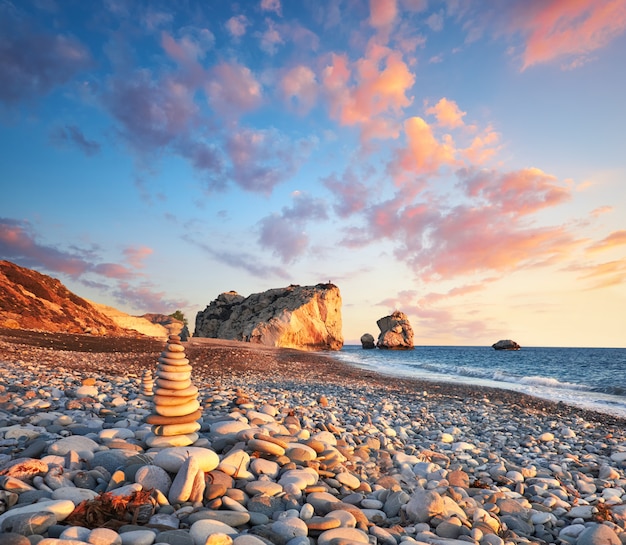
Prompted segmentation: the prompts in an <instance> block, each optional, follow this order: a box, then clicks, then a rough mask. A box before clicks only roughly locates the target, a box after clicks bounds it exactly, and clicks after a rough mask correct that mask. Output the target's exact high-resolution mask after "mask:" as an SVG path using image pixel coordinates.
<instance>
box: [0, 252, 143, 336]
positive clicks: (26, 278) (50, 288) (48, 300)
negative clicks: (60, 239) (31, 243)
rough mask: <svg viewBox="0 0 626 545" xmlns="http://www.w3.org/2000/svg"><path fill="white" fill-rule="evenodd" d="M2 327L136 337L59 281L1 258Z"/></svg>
mask: <svg viewBox="0 0 626 545" xmlns="http://www.w3.org/2000/svg"><path fill="white" fill-rule="evenodd" d="M0 327H6V328H11V329H38V330H43V331H50V332H55V333H90V334H92V335H116V336H131V335H132V336H134V335H136V333H135V332H134V331H129V330H127V329H122V328H121V327H119V326H118V325H116V324H115V323H114V322H113V320H111V319H110V318H108V317H107V316H106V315H104V314H103V313H101V312H99V311H98V310H97V309H95V308H94V307H93V305H91V304H90V303H89V301H87V300H85V299H82V298H81V297H78V296H77V295H75V294H73V293H72V292H71V291H69V290H68V289H67V288H66V287H65V286H64V285H63V284H61V282H59V280H57V279H56V278H51V277H50V276H46V275H45V274H41V273H38V272H36V271H33V270H31V269H26V268H24V267H20V266H18V265H16V264H14V263H11V262H10V261H2V260H0Z"/></svg>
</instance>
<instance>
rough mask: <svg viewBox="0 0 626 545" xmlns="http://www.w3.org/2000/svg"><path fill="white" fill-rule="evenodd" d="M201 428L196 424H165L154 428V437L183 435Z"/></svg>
mask: <svg viewBox="0 0 626 545" xmlns="http://www.w3.org/2000/svg"><path fill="white" fill-rule="evenodd" d="M201 427H202V426H201V425H200V424H199V423H198V422H185V423H183V424H167V425H164V426H154V428H153V430H152V431H153V433H154V435H168V436H169V435H185V434H188V433H194V432H196V431H198V430H199V429H200V428H201Z"/></svg>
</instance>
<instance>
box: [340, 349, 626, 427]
mask: <svg viewBox="0 0 626 545" xmlns="http://www.w3.org/2000/svg"><path fill="white" fill-rule="evenodd" d="M331 354H332V355H333V357H336V358H338V359H340V360H341V361H343V362H345V363H348V364H350V365H353V366H356V367H359V368H362V369H367V370H371V371H376V372H378V373H382V374H385V375H389V376H392V377H406V378H416V379H420V380H427V381H435V382H454V383H462V384H467V385H472V386H488V387H491V388H501V389H507V390H514V391H516V392H522V393H525V394H530V395H533V396H536V397H540V398H544V399H549V400H552V401H562V402H564V403H568V404H570V405H575V406H578V407H581V408H584V409H590V410H594V411H598V412H602V413H607V414H611V415H614V416H619V417H622V418H626V348H540V347H531V348H526V347H523V348H522V349H521V350H515V351H501V350H494V349H493V348H491V347H479V346H416V347H415V348H414V349H413V350H379V349H372V350H363V348H361V346H360V345H359V346H356V345H347V346H344V347H343V349H342V350H341V351H338V352H332V353H331Z"/></svg>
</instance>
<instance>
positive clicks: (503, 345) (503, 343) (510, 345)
mask: <svg viewBox="0 0 626 545" xmlns="http://www.w3.org/2000/svg"><path fill="white" fill-rule="evenodd" d="M491 347H492V348H493V349H494V350H519V349H520V348H521V346H520V345H519V344H517V343H516V342H515V341H512V340H511V339H503V340H500V341H498V342H497V343H494V344H492V345H491Z"/></svg>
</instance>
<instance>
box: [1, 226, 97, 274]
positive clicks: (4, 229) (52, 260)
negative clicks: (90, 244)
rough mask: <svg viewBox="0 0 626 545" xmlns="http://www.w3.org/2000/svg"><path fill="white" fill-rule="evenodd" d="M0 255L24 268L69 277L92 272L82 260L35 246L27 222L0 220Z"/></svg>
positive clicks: (42, 246) (36, 243)
mask: <svg viewBox="0 0 626 545" xmlns="http://www.w3.org/2000/svg"><path fill="white" fill-rule="evenodd" d="M0 255H2V256H3V257H4V258H5V259H9V260H11V261H14V262H15V263H17V264H19V265H21V266H23V267H28V268H44V269H46V270H47V271H50V272H54V273H63V274H67V275H68V276H72V277H78V276H80V275H82V274H84V273H86V272H87V271H88V270H89V269H90V268H91V265H90V263H89V262H88V261H86V260H85V258H84V256H81V255H80V254H78V255H77V254H75V253H70V252H66V251H63V250H60V249H58V248H55V247H53V246H46V245H44V244H41V243H39V242H37V240H36V235H35V233H34V232H33V229H32V226H31V225H30V224H29V223H28V222H26V221H20V220H13V219H10V218H0Z"/></svg>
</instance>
